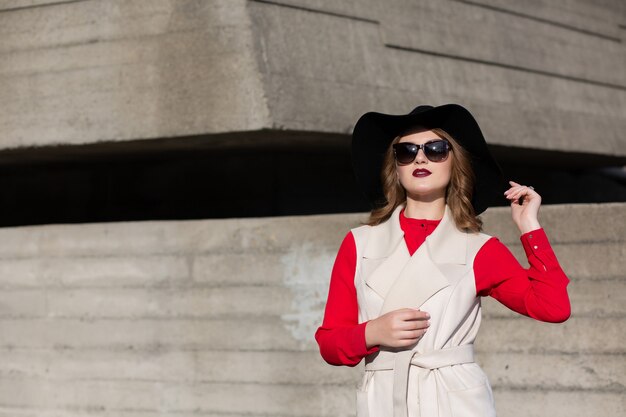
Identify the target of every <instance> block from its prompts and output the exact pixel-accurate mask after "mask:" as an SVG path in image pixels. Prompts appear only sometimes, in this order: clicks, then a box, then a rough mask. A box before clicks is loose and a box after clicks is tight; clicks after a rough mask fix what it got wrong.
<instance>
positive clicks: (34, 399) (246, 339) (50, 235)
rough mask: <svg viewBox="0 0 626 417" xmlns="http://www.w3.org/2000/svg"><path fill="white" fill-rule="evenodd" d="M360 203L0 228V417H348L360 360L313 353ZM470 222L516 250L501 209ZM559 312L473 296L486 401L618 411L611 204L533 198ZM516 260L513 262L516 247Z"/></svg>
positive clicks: (620, 343) (622, 279)
mask: <svg viewBox="0 0 626 417" xmlns="http://www.w3.org/2000/svg"><path fill="white" fill-rule="evenodd" d="M363 218H364V216H363V215H327V216H307V217H285V218H263V219H247V220H238V219H233V220H205V221H188V222H135V223H108V224H89V225H72V226H64V225H57V226H39V227H23V228H6V229H0V288H2V291H1V292H0V355H1V357H2V360H0V416H2V417H4V416H6V417H9V416H11V417H15V416H24V417H31V416H32V417H35V416H36V417H52V416H54V417H59V416H64V417H66V416H68V417H71V416H116V417H130V416H133V417H137V416H140V417H154V416H165V415H168V416H169V415H171V416H212V417H226V416H230V417H235V416H242V417H243V416H249V417H250V416H252V417H261V416H268V415H271V416H329V417H330V416H350V415H354V410H355V408H354V388H355V387H356V383H357V380H358V379H359V374H360V372H361V370H362V369H361V366H362V365H360V366H358V367H357V368H342V367H332V366H329V365H327V364H325V363H324V362H323V360H322V359H321V358H320V356H319V354H318V352H317V346H316V344H315V342H314V340H313V333H314V331H315V329H316V327H317V326H318V325H319V323H320V322H321V317H322V311H323V306H324V302H325V298H326V293H327V286H328V279H329V275H330V270H331V266H332V262H333V259H334V256H335V253H336V250H337V247H338V245H339V243H340V241H341V239H342V238H343V236H344V234H345V233H346V232H347V231H348V229H349V228H350V227H353V226H355V225H357V224H358V221H360V220H362V219H363ZM484 218H485V221H486V225H487V232H489V233H491V234H494V235H497V236H499V237H500V239H501V240H502V241H503V242H505V243H506V244H507V245H508V246H509V247H511V248H512V249H513V250H514V252H515V253H516V255H518V256H519V255H521V254H522V250H521V247H520V245H519V240H518V239H517V233H516V231H515V226H514V225H513V224H512V222H511V220H510V215H509V213H508V209H490V210H489V211H488V212H487V213H486V214H485V216H484ZM541 220H542V224H543V225H544V227H545V228H546V230H547V232H548V234H549V236H550V237H551V242H552V244H553V246H554V249H555V251H556V253H557V256H559V258H560V260H561V262H562V264H563V266H564V268H565V270H566V271H567V272H568V276H569V277H570V278H571V280H572V282H571V284H570V287H569V290H570V294H571V300H572V306H573V313H572V317H571V319H570V320H569V321H568V322H566V323H565V324H562V325H555V324H545V323H539V322H535V321H533V320H531V319H528V318H524V317H519V316H515V315H513V314H511V313H510V312H508V311H507V310H506V309H504V308H502V307H500V306H499V305H497V303H495V302H493V301H492V300H486V301H485V310H484V311H485V320H484V325H483V329H482V330H481V333H480V335H479V338H478V343H477V348H478V361H479V362H480V363H481V364H482V365H483V366H484V368H485V370H486V372H487V373H488V375H489V377H490V380H491V382H492V384H493V386H494V389H495V395H496V401H497V407H498V410H499V415H500V416H501V417H513V416H519V415H524V416H530V417H532V416H553V417H561V416H563V417H565V416H567V417H583V416H584V417H587V416H593V415H602V416H607V417H608V416H621V415H623V414H624V411H625V403H624V398H626V396H625V394H626V390H625V385H626V378H625V375H626V368H625V364H626V361H624V356H625V353H626V351H625V350H624V345H625V342H626V340H625V337H624V333H623V332H622V331H621V329H623V327H624V320H625V316H626V314H625V313H626V310H625V308H624V305H626V303H625V301H626V300H625V299H624V294H626V291H625V290H626V275H624V270H626V261H625V259H626V245H625V239H624V237H625V236H626V205H625V204H606V205H570V206H547V207H543V208H542V213H541ZM524 264H525V262H524Z"/></svg>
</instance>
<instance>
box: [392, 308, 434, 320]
mask: <svg viewBox="0 0 626 417" xmlns="http://www.w3.org/2000/svg"><path fill="white" fill-rule="evenodd" d="M396 311H397V312H398V314H399V315H400V318H402V320H428V319H429V318H430V314H428V313H427V312H425V311H421V310H417V309H414V308H403V309H400V310H396Z"/></svg>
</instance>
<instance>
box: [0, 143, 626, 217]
mask: <svg viewBox="0 0 626 417" xmlns="http://www.w3.org/2000/svg"><path fill="white" fill-rule="evenodd" d="M335 139H336V138H335ZM155 142H156V141H143V142H142V145H141V146H135V147H134V148H129V147H128V144H108V145H104V146H103V145H99V149H97V150H95V151H94V150H93V149H88V148H89V147H85V148H84V149H82V150H81V148H80V147H72V148H68V147H56V148H38V149H29V150H23V151H11V152H12V153H11V154H7V153H6V152H4V153H2V154H0V174H1V175H0V186H1V189H2V194H1V198H0V210H1V216H0V226H5V227H6V226H18V225H30V224H46V223H83V222H108V221H126V220H166V219H201V218H228V217H262V216H287V215H306V214H323V213H347V212H364V211H367V210H368V205H367V203H366V201H365V199H364V198H363V197H362V196H361V194H360V192H359V190H358V189H357V187H356V184H355V181H354V178H353V175H352V169H351V162H350V152H349V145H348V143H349V137H347V136H345V137H342V138H340V140H339V141H337V140H334V142H333V141H328V140H321V141H319V143H317V144H312V143H302V144H300V145H294V143H291V144H290V143H282V144H280V143H278V144H277V143H274V144H268V143H260V144H247V145H245V146H240V147H238V146H232V145H229V146H218V147H215V146H211V147H206V146H204V147H203V146H191V147H189V146H187V148H186V149H182V148H180V147H178V148H176V147H171V146H169V147H165V148H163V147H161V148H158V149H157V148H151V144H153V143H155ZM178 143H182V140H180V141H178ZM92 148H93V147H92ZM68 150H71V152H70V151H68ZM492 150H493V152H494V154H495V155H496V157H497V159H498V161H499V162H500V164H501V166H502V168H503V170H504V171H505V173H506V174H507V177H508V178H511V179H514V180H515V181H517V182H520V183H524V184H531V185H533V186H534V187H535V189H536V190H537V191H538V192H539V193H540V194H541V195H542V197H543V201H544V203H545V204H557V203H596V202H597V203H600V202H618V201H621V202H624V201H626V180H625V178H624V170H623V166H624V165H626V158H616V157H606V156H598V155H583V154H569V153H562V152H547V151H539V150H529V149H514V148H504V147H492ZM527 161H532V163H531V162H527ZM607 167H614V168H613V169H610V168H609V169H607ZM615 167H617V168H615ZM497 205H506V200H505V199H504V198H503V199H502V201H499V202H497Z"/></svg>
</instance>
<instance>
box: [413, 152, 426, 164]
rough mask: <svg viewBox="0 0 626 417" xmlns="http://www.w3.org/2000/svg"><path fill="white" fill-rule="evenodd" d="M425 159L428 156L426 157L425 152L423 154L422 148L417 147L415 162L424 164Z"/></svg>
mask: <svg viewBox="0 0 626 417" xmlns="http://www.w3.org/2000/svg"><path fill="white" fill-rule="evenodd" d="M427 161H428V158H426V154H424V149H418V150H417V155H415V163H416V164H424V163H426V162H427Z"/></svg>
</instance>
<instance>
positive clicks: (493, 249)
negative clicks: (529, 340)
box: [474, 229, 570, 323]
mask: <svg viewBox="0 0 626 417" xmlns="http://www.w3.org/2000/svg"><path fill="white" fill-rule="evenodd" d="M520 240H521V241H522V246H523V247H524V252H526V257H527V258H528V263H529V264H530V267H529V268H528V269H524V268H523V267H522V266H521V265H520V264H519V262H517V259H515V257H514V256H513V254H512V253H511V252H510V251H509V249H508V248H507V247H506V246H504V244H502V242H500V241H499V240H498V239H497V238H495V237H494V238H491V239H489V240H488V241H487V243H485V244H484V245H483V247H482V248H481V249H480V250H479V251H478V254H476V258H475V259H474V274H475V278H476V293H477V295H480V296H486V295H490V296H492V297H493V298H495V299H496V300H498V301H500V302H501V303H502V304H504V305H505V306H507V307H508V308H510V309H511V310H513V311H516V312H518V313H520V314H523V315H525V316H528V317H532V318H534V319H536V320H540V321H547V322H552V323H560V322H563V321H565V320H567V319H568V318H569V316H570V302H569V297H568V295H567V284H568V283H569V279H568V278H567V276H566V275H565V272H563V270H562V269H561V266H560V265H559V262H558V260H557V258H556V255H555V254H554V252H553V250H552V247H551V246H550V242H548V237H547V236H546V234H545V232H544V230H543V229H537V230H533V231H532V232H528V233H525V234H523V235H522V236H521V237H520Z"/></svg>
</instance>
